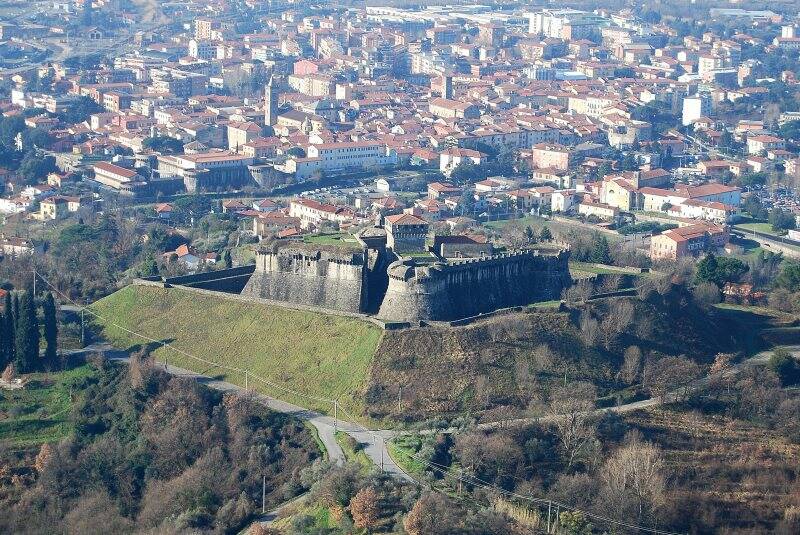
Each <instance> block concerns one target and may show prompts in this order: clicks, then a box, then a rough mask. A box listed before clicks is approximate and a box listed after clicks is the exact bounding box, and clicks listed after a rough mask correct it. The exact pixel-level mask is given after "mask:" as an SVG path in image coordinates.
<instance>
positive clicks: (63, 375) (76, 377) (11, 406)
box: [0, 366, 92, 447]
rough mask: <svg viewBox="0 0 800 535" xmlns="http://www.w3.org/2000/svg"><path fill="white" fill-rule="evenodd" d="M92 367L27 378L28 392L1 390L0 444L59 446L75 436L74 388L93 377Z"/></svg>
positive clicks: (25, 389) (81, 367)
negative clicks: (72, 415)
mask: <svg viewBox="0 0 800 535" xmlns="http://www.w3.org/2000/svg"><path fill="white" fill-rule="evenodd" d="M91 373H92V371H91V368H90V367H89V366H80V367H78V368H74V369H72V370H69V371H65V372H59V373H52V374H51V373H37V374H31V375H29V376H27V377H28V380H29V381H30V382H29V383H28V385H27V387H26V388H24V389H19V390H0V441H6V440H7V441H9V442H10V443H11V444H14V445H15V446H21V447H25V446H35V445H38V444H42V443H44V442H56V441H58V440H61V439H62V438H64V437H66V436H67V435H69V434H70V433H71V432H72V426H71V425H70V423H69V422H68V421H67V420H68V417H69V411H70V409H71V408H72V400H71V399H70V398H71V386H72V385H73V384H75V383H76V382H78V381H80V380H81V379H83V378H84V377H88V376H89V375H91Z"/></svg>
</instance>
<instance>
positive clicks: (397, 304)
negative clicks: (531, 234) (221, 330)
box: [242, 243, 572, 322]
mask: <svg viewBox="0 0 800 535" xmlns="http://www.w3.org/2000/svg"><path fill="white" fill-rule="evenodd" d="M362 245H363V243H362ZM395 258H396V257H394V255H393V254H392V253H391V252H387V251H386V250H385V249H378V250H376V249H372V248H368V247H367V246H366V245H364V247H363V250H362V251H361V252H347V253H345V252H330V251H326V250H316V251H314V250H311V251H308V250H295V249H292V248H286V249H278V250H277V251H260V252H259V253H258V254H257V257H256V267H255V272H254V273H253V275H252V276H251V277H250V280H249V281H248V283H247V284H246V286H245V288H244V290H243V291H242V295H245V296H252V297H259V298H263V299H270V300H273V301H283V302H289V303H294V304H300V305H312V306H318V307H324V308H329V309H334V310H341V311H345V312H354V313H359V312H360V313H369V314H376V313H377V317H378V318H380V319H385V320H387V321H396V322H418V321H422V320H429V321H448V320H455V319H460V318H465V317H469V316H475V315H478V314H483V313H488V312H491V311H493V310H497V309H500V308H506V307H515V306H523V305H527V304H530V303H534V302H537V301H548V300H552V299H559V298H560V296H561V292H562V290H563V289H564V288H566V287H568V286H569V285H570V284H571V283H572V280H571V278H570V275H569V266H568V265H567V260H568V258H569V251H568V250H560V251H553V252H552V253H550V252H540V251H538V250H527V249H525V250H518V251H514V252H510V253H503V254H497V255H493V256H486V257H481V258H464V259H450V260H440V261H437V262H433V263H430V262H419V261H417V260H414V259H400V260H395ZM392 260H393V261H392ZM390 262H391V263H390Z"/></svg>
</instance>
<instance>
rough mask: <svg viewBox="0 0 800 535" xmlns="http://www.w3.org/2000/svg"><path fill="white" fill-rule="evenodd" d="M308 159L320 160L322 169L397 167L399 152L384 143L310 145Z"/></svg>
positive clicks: (353, 142)
mask: <svg viewBox="0 0 800 535" xmlns="http://www.w3.org/2000/svg"><path fill="white" fill-rule="evenodd" d="M306 152H307V154H308V157H309V158H310V159H311V158H319V165H320V169H322V170H325V171H328V170H336V169H367V168H370V167H380V166H384V165H396V164H397V162H398V159H397V152H395V150H394V149H389V148H388V147H387V146H386V145H384V144H383V143H377V142H372V141H350V142H343V143H322V144H319V145H309V146H308V150H307V151H306Z"/></svg>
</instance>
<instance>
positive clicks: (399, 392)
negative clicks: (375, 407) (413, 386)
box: [397, 385, 403, 412]
mask: <svg viewBox="0 0 800 535" xmlns="http://www.w3.org/2000/svg"><path fill="white" fill-rule="evenodd" d="M402 400H403V385H400V390H399V391H398V392H397V412H400V410H401V407H400V402H401V401H402Z"/></svg>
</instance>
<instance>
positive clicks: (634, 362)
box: [617, 346, 642, 385]
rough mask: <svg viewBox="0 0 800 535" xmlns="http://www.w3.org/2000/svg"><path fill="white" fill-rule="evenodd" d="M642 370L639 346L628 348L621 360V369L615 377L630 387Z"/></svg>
mask: <svg viewBox="0 0 800 535" xmlns="http://www.w3.org/2000/svg"><path fill="white" fill-rule="evenodd" d="M641 369H642V350H641V349H639V346H628V349H626V350H625V354H624V355H623V359H622V367H620V369H619V373H618V374H617V376H618V377H619V378H620V379H621V380H622V381H623V382H624V383H625V384H626V385H632V384H633V383H635V382H636V379H637V377H639V372H640V371H641Z"/></svg>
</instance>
